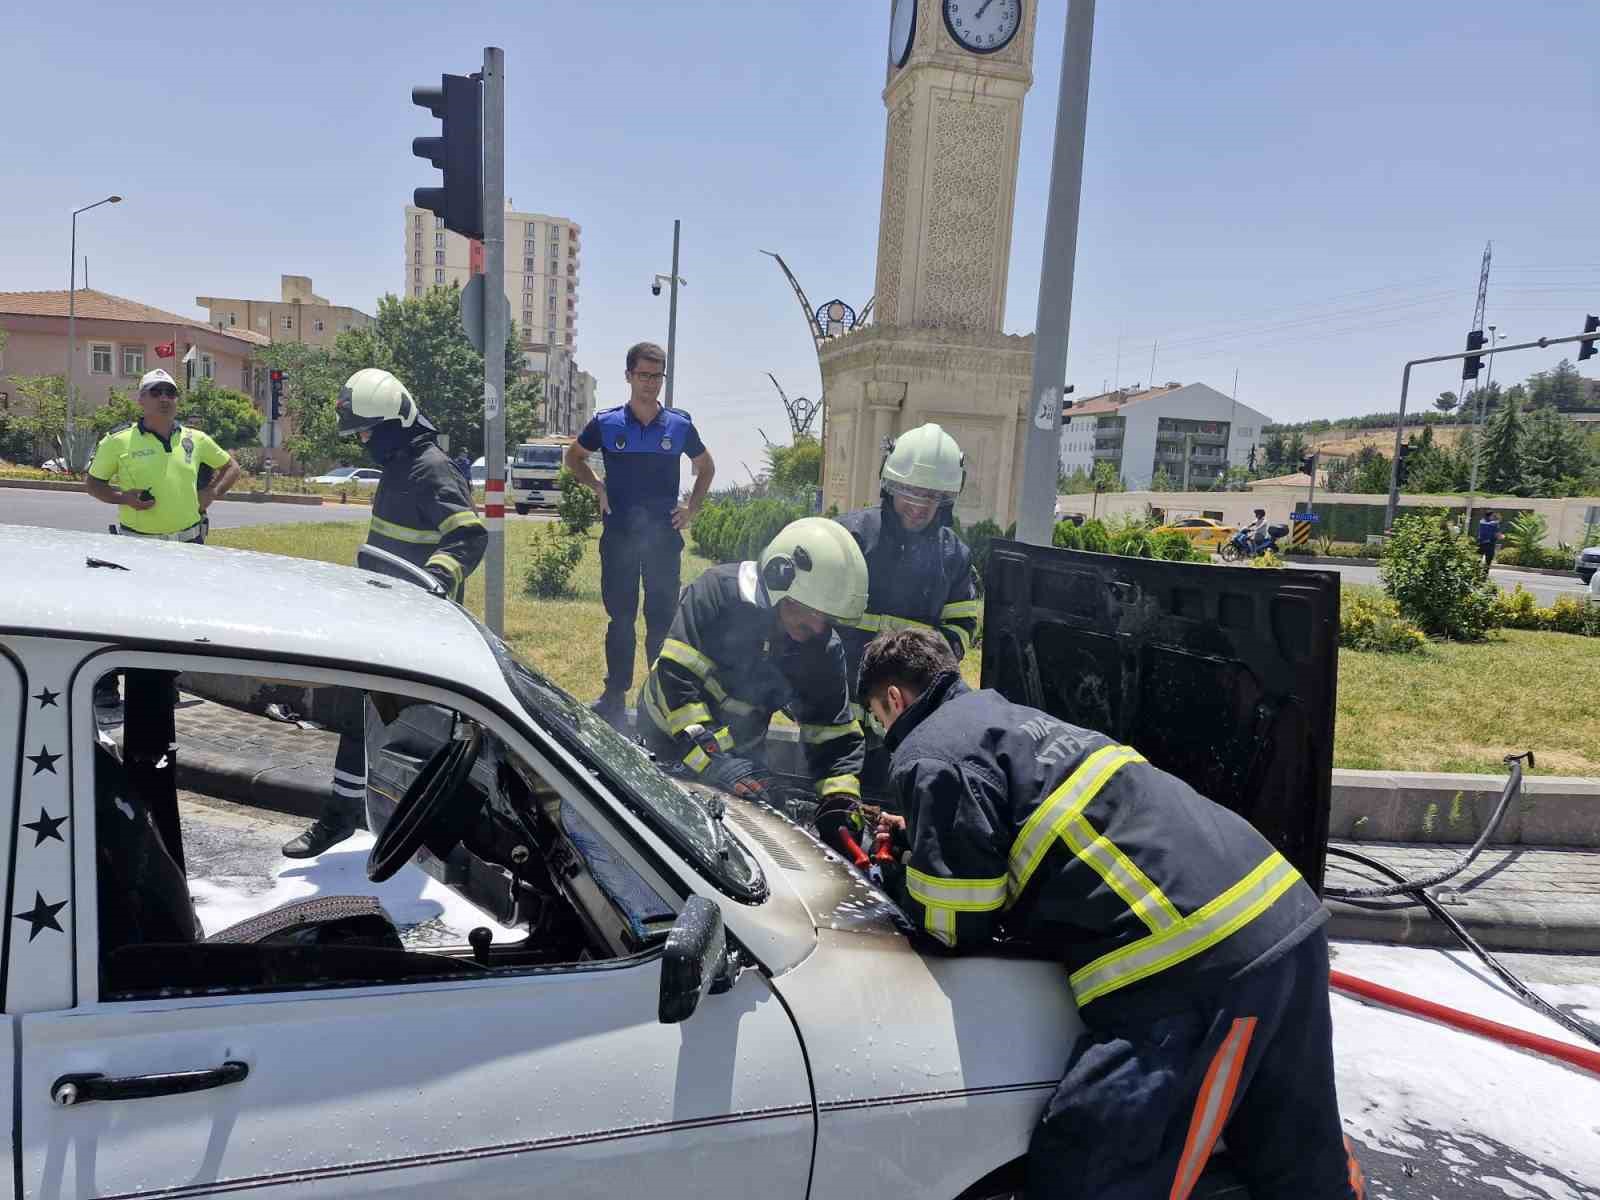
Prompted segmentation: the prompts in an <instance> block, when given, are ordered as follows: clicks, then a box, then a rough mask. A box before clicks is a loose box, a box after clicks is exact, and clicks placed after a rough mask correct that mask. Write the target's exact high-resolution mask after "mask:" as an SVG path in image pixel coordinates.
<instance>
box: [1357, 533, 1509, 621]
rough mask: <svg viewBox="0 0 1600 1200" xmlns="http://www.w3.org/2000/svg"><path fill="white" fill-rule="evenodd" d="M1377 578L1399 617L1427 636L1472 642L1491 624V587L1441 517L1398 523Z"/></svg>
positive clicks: (1469, 547)
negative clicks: (1397, 609)
mask: <svg viewBox="0 0 1600 1200" xmlns="http://www.w3.org/2000/svg"><path fill="white" fill-rule="evenodd" d="M1379 573H1380V574H1381V575H1382V577H1383V590H1384V591H1385V592H1387V593H1388V595H1389V597H1390V598H1391V599H1393V600H1394V602H1395V603H1396V604H1397V605H1398V606H1399V609H1400V615H1401V616H1403V617H1405V619H1406V620H1408V621H1410V622H1412V623H1413V624H1414V625H1416V626H1418V627H1419V628H1420V629H1421V630H1422V631H1423V632H1424V633H1426V634H1428V635H1429V636H1430V637H1442V638H1449V639H1451V640H1452V641H1458V642H1476V641H1480V640H1481V639H1482V638H1483V635H1484V634H1485V633H1486V632H1487V631H1488V630H1489V629H1491V628H1492V627H1493V625H1494V618H1495V587H1494V585H1493V584H1492V583H1490V582H1489V581H1488V577H1487V574H1486V572H1485V571H1484V568H1483V558H1482V557H1481V556H1480V555H1479V554H1478V549H1477V547H1476V546H1475V545H1473V544H1472V542H1470V541H1469V540H1467V539H1466V538H1464V537H1458V536H1456V535H1455V534H1452V533H1451V532H1450V529H1449V527H1448V526H1447V525H1446V524H1445V521H1444V519H1443V518H1442V517H1438V516H1432V515H1427V516H1423V515H1416V516H1404V517H1400V518H1398V519H1397V520H1396V521H1395V523H1394V531H1393V533H1392V534H1391V536H1390V538H1389V541H1388V544H1387V545H1386V546H1385V548H1384V553H1383V561H1382V563H1381V565H1380V566H1379Z"/></svg>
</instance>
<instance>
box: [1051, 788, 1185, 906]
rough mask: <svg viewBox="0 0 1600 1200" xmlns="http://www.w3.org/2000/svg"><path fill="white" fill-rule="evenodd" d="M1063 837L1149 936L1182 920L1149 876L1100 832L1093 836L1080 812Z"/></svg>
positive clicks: (1069, 823)
mask: <svg viewBox="0 0 1600 1200" xmlns="http://www.w3.org/2000/svg"><path fill="white" fill-rule="evenodd" d="M1062 838H1063V840H1064V841H1065V842H1066V843H1067V845H1068V847H1070V848H1071V850H1072V852H1073V853H1074V854H1076V855H1077V856H1078V858H1079V859H1080V860H1081V861H1083V862H1084V863H1087V864H1088V865H1089V866H1090V867H1091V868H1092V869H1093V870H1094V872H1095V874H1096V875H1098V876H1100V878H1101V879H1103V880H1105V881H1106V886H1107V887H1109V888H1110V889H1111V890H1112V891H1113V892H1115V893H1116V894H1117V895H1118V896H1120V897H1122V901H1123V903H1125V904H1126V905H1127V906H1128V907H1129V908H1130V909H1131V910H1132V911H1133V915H1134V916H1136V917H1138V918H1139V919H1140V920H1141V921H1143V922H1144V923H1145V926H1146V928H1148V929H1149V930H1150V932H1151V933H1160V932H1161V931H1162V930H1163V929H1168V928H1170V927H1171V926H1173V925H1176V924H1177V923H1178V922H1179V921H1181V920H1182V919H1183V918H1182V917H1181V916H1179V915H1178V910H1177V909H1176V908H1174V907H1173V905H1172V902H1171V901H1170V900H1168V899H1167V898H1166V896H1165V895H1164V894H1163V893H1162V891H1161V889H1160V888H1158V887H1157V886H1156V885H1155V884H1154V883H1153V882H1152V881H1151V880H1150V877H1149V876H1148V875H1146V874H1145V873H1144V872H1143V871H1141V870H1140V869H1139V868H1138V867H1137V866H1136V865H1134V862H1133V860H1132V859H1130V858H1129V857H1128V856H1127V855H1126V854H1124V853H1123V852H1122V851H1121V850H1119V849H1118V848H1117V846H1116V844H1115V843H1114V842H1112V840H1111V839H1110V838H1108V837H1106V835H1105V834H1103V833H1096V832H1095V829H1094V826H1093V825H1091V824H1089V822H1088V821H1087V820H1085V819H1084V817H1083V815H1082V814H1081V813H1080V814H1079V815H1078V816H1076V817H1074V818H1073V819H1072V820H1071V821H1068V822H1067V827H1066V829H1064V830H1063V831H1062Z"/></svg>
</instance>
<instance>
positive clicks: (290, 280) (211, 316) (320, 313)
mask: <svg viewBox="0 0 1600 1200" xmlns="http://www.w3.org/2000/svg"><path fill="white" fill-rule="evenodd" d="M278 292H279V298H278V299H276V300H243V299H234V298H230V297H224V296H196V297H195V298H194V302H195V303H196V304H197V305H199V306H200V307H201V308H203V309H205V310H206V323H207V324H209V325H210V326H211V327H212V328H213V329H221V330H225V331H234V330H240V329H244V330H248V331H249V332H251V333H256V334H260V335H261V336H263V337H265V338H267V339H269V340H271V341H274V342H304V343H305V344H306V345H308V346H320V347H322V348H324V349H332V348H333V343H334V339H336V338H337V337H338V336H339V335H340V334H341V333H345V332H347V331H348V330H351V329H365V328H366V327H367V326H369V325H371V324H372V322H373V318H372V317H370V316H368V315H367V314H366V313H364V312H362V311H361V310H360V309H358V308H350V307H349V306H347V305H343V304H330V303H329V302H328V301H327V300H326V299H324V298H323V297H321V296H319V295H317V294H316V292H315V291H314V290H313V289H312V286H311V277H310V276H309V275H282V276H279V282H278Z"/></svg>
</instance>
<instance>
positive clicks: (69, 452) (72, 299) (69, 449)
mask: <svg viewBox="0 0 1600 1200" xmlns="http://www.w3.org/2000/svg"><path fill="white" fill-rule="evenodd" d="M121 203H122V197H121V196H107V197H106V198H105V199H104V200H96V201H95V202H94V203H93V204H85V205H84V206H83V207H82V208H75V209H73V210H72V250H71V256H72V261H71V271H70V273H69V282H68V284H67V414H66V421H65V425H64V429H63V436H62V442H63V445H62V447H61V456H62V457H63V458H64V459H66V466H67V469H68V470H69V471H75V470H77V463H76V462H74V461H73V458H74V456H73V445H72V432H73V430H72V411H73V407H74V404H73V400H74V397H75V396H76V395H77V390H78V389H77V386H76V385H75V384H74V383H73V379H72V368H73V365H74V364H75V363H76V362H77V359H78V214H79V213H86V212H88V211H89V210H90V209H91V208H99V207H100V206H101V205H102V204H121Z"/></svg>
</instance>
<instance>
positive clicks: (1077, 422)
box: [1060, 383, 1272, 490]
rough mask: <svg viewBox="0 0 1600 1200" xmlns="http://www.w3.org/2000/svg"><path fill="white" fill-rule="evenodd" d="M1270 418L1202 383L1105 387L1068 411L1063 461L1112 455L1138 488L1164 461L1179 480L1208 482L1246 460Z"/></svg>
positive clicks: (1077, 463)
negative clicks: (1119, 388) (1111, 389)
mask: <svg viewBox="0 0 1600 1200" xmlns="http://www.w3.org/2000/svg"><path fill="white" fill-rule="evenodd" d="M1271 420H1272V418H1271V417H1269V416H1267V415H1266V414H1265V413H1262V412H1257V411H1256V410H1255V409H1253V408H1250V407H1249V406H1247V405H1244V404H1240V403H1238V402H1237V401H1235V400H1234V399H1233V398H1232V397H1230V396H1226V395H1224V394H1223V393H1222V392H1219V391H1217V390H1216V388H1213V387H1208V386H1206V385H1205V384H1203V383H1191V384H1188V385H1187V386H1185V385H1184V384H1180V383H1168V384H1164V385H1162V386H1161V387H1153V388H1143V389H1141V388H1134V389H1131V390H1123V391H1116V392H1106V393H1103V394H1102V395H1099V396H1090V397H1088V398H1087V399H1084V400H1081V401H1078V402H1077V403H1075V404H1073V406H1072V407H1071V408H1069V409H1068V410H1067V411H1066V412H1065V413H1064V414H1063V416H1062V421H1061V455H1060V457H1061V469H1062V471H1063V472H1066V473H1069V474H1070V473H1071V472H1072V471H1075V470H1082V471H1085V472H1090V473H1092V472H1093V471H1094V470H1095V468H1096V467H1097V466H1099V465H1100V464H1101V463H1107V464H1109V465H1110V466H1111V468H1112V469H1113V470H1114V471H1116V473H1117V475H1118V476H1119V477H1120V478H1121V479H1122V480H1123V482H1124V483H1125V484H1126V485H1127V486H1128V487H1129V488H1132V489H1135V490H1138V489H1142V488H1147V487H1149V486H1150V480H1151V478H1152V477H1153V476H1154V475H1155V473H1156V472H1157V471H1158V470H1160V469H1162V468H1165V470H1166V473H1167V476H1168V477H1169V478H1170V479H1171V480H1172V481H1173V483H1174V484H1176V485H1178V486H1179V487H1182V486H1183V485H1184V484H1185V482H1187V483H1188V484H1189V485H1190V486H1194V485H1201V484H1203V485H1205V486H1210V485H1212V484H1214V483H1215V482H1216V481H1217V480H1218V479H1220V478H1221V477H1222V476H1223V475H1224V474H1225V473H1226V472H1227V470H1228V468H1229V467H1243V466H1246V465H1247V464H1248V463H1249V461H1250V452H1251V450H1252V449H1255V448H1257V447H1259V446H1260V444H1261V441H1262V435H1261V428H1262V426H1264V425H1266V424H1269V423H1270V422H1271Z"/></svg>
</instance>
